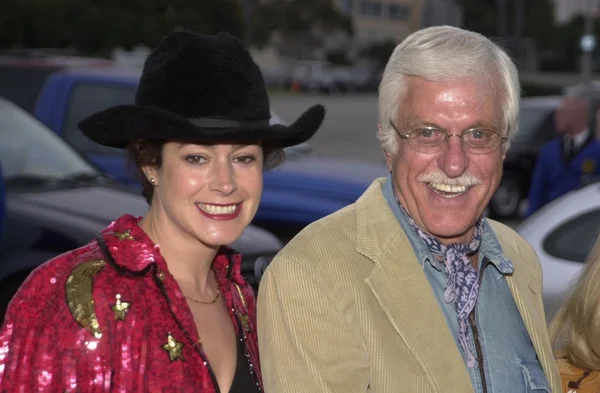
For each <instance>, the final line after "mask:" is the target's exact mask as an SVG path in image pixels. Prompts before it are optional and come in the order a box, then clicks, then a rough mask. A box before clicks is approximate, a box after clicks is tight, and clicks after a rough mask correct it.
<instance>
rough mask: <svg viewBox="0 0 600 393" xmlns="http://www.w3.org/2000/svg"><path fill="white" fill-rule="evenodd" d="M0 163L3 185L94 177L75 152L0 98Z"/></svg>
mask: <svg viewBox="0 0 600 393" xmlns="http://www.w3.org/2000/svg"><path fill="white" fill-rule="evenodd" d="M0 140H1V141H2V143H0V163H1V165H2V172H3V174H4V178H5V180H6V182H7V184H10V183H11V180H15V179H29V180H30V181H34V180H36V179H37V180H40V179H66V178H74V177H79V178H81V177H94V176H98V172H97V171H96V169H95V168H93V167H92V166H91V165H90V164H88V163H87V162H86V161H85V160H84V159H83V158H82V157H81V156H80V155H79V154H78V153H77V152H75V151H74V150H73V149H72V148H71V147H70V146H68V145H67V144H66V143H64V142H63V141H62V140H61V139H60V138H59V137H58V136H56V135H55V134H54V133H52V132H51V131H49V130H48V129H47V128H46V127H45V126H44V125H43V124H41V123H40V122H39V121H38V120H36V119H35V118H33V117H32V116H30V115H29V114H28V113H26V112H25V111H24V110H22V109H21V108H19V107H17V106H15V105H13V104H11V103H9V102H7V101H5V100H1V99H0Z"/></svg>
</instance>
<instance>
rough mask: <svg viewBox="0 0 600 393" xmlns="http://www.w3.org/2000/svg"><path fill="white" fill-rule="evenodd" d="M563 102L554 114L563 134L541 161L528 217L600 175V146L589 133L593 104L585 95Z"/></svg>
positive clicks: (550, 144)
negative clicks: (590, 109) (591, 106)
mask: <svg viewBox="0 0 600 393" xmlns="http://www.w3.org/2000/svg"><path fill="white" fill-rule="evenodd" d="M572 94H573V95H569V96H566V97H564V98H563V100H562V101H561V104H560V106H559V107H558V109H557V110H556V112H555V114H554V127H555V129H556V132H557V133H558V134H559V135H558V136H557V137H556V138H554V139H552V140H551V141H548V142H547V143H546V145H544V147H543V148H542V151H541V153H540V155H539V157H538V160H537V163H536V167H535V171H534V173H533V178H532V180H531V186H530V188H529V198H528V202H529V206H528V209H527V215H528V216H529V215H531V214H533V213H535V212H536V211H538V210H539V209H540V208H542V207H543V206H544V205H546V204H547V203H548V202H550V201H553V200H554V199H557V198H558V197H560V196H562V195H564V194H566V193H568V192H570V191H573V190H576V189H577V188H579V187H581V186H582V185H584V184H585V183H586V182H588V181H590V180H592V179H593V178H595V177H597V176H598V175H600V167H599V165H598V164H599V163H600V143H599V142H598V141H597V140H596V137H595V135H594V133H593V132H592V131H591V130H589V129H588V120H589V102H588V100H587V99H586V97H585V92H584V91H581V90H579V91H577V90H576V91H574V92H573V93H572Z"/></svg>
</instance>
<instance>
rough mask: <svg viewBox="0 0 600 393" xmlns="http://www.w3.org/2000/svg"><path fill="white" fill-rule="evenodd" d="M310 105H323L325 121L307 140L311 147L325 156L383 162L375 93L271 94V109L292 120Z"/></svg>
mask: <svg viewBox="0 0 600 393" xmlns="http://www.w3.org/2000/svg"><path fill="white" fill-rule="evenodd" d="M314 104H323V105H324V106H325V109H326V116H325V121H324V122H323V126H322V127H321V129H320V130H319V131H318V132H317V134H316V135H315V136H314V137H313V138H312V139H311V140H310V141H309V143H310V144H311V146H312V147H313V148H314V150H315V151H316V152H317V153H318V154H320V155H324V156H327V157H339V158H347V159H352V160H367V161H376V162H384V158H383V154H382V153H381V149H380V147H379V142H378V141H377V137H376V134H375V133H376V131H377V96H376V95H375V94H357V95H347V96H345V95H331V96H326V95H316V94H314V95H313V94H297V95H296V94H291V93H289V94H288V93H280V94H273V95H272V96H271V106H272V107H273V110H274V111H275V112H276V113H277V114H278V115H279V116H280V117H281V118H283V120H285V121H287V122H292V121H294V120H296V119H297V118H298V116H300V115H301V114H302V112H303V111H304V110H306V109H307V108H308V107H310V106H311V105H314Z"/></svg>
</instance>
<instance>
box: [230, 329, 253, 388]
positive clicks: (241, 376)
mask: <svg viewBox="0 0 600 393" xmlns="http://www.w3.org/2000/svg"><path fill="white" fill-rule="evenodd" d="M237 342H238V345H237V364H236V366H235V374H234V375H233V382H232V383H231V389H229V393H259V392H260V390H259V388H258V386H256V383H255V382H254V377H253V376H252V375H251V374H250V366H249V365H248V359H246V351H245V348H244V342H243V341H242V340H240V339H239V338H238V339H237Z"/></svg>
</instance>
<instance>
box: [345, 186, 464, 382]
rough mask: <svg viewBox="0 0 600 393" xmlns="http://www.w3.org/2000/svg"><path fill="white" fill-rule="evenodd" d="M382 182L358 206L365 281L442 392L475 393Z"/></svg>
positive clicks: (372, 187)
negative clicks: (368, 266)
mask: <svg viewBox="0 0 600 393" xmlns="http://www.w3.org/2000/svg"><path fill="white" fill-rule="evenodd" d="M382 184H383V181H382V180H378V181H376V182H375V183H374V184H373V185H372V186H371V187H370V188H369V190H367V192H366V193H365V194H364V196H363V197H361V198H360V199H359V200H358V201H357V205H356V207H357V221H358V228H357V241H356V249H357V251H358V252H360V253H361V254H363V255H365V256H366V257H368V258H369V259H371V260H372V261H373V262H374V267H373V269H372V270H371V272H370V274H369V275H368V276H367V278H366V279H365V281H366V283H367V285H368V286H369V288H370V289H371V290H372V291H373V294H374V296H375V298H376V299H377V301H378V303H379V305H380V306H381V308H382V309H383V310H384V312H385V314H386V315H387V317H388V318H389V320H390V322H391V323H392V325H393V326H394V328H395V330H396V331H397V332H398V334H399V335H400V336H402V338H403V340H404V342H405V343H406V345H407V346H408V347H409V348H410V349H411V352H412V353H413V354H414V356H415V357H416V358H417V359H418V361H419V363H420V364H421V365H422V367H423V369H424V371H425V372H426V373H427V375H428V377H429V379H430V382H431V384H432V386H434V387H435V389H436V391H438V392H460V393H468V392H473V389H472V386H471V381H470V378H469V375H468V373H467V370H466V367H465V365H464V361H463V359H462V357H461V355H460V352H459V350H458V347H457V346H456V342H455V340H454V337H452V334H451V332H450V330H449V329H448V325H447V323H446V320H445V317H444V315H443V313H442V311H441V310H440V308H439V305H438V303H437V301H436V299H435V296H434V294H433V290H432V289H431V286H430V285H429V282H428V280H427V278H426V277H425V273H424V272H423V268H422V267H421V265H420V264H419V262H418V260H417V257H416V255H415V253H414V251H413V249H412V246H411V244H410V241H409V240H408V238H407V236H406V234H405V233H404V231H403V229H402V227H401V226H400V224H399V223H398V222H397V220H396V218H395V217H394V215H393V213H392V211H391V210H390V208H389V207H388V205H387V202H386V201H385V199H384V197H383V195H382V193H381V185H382Z"/></svg>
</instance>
